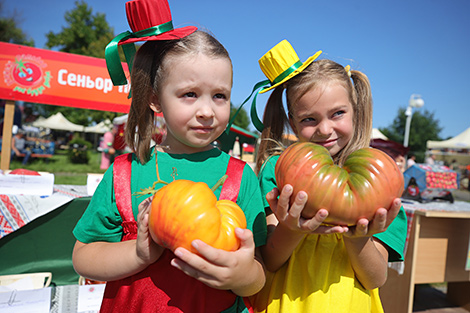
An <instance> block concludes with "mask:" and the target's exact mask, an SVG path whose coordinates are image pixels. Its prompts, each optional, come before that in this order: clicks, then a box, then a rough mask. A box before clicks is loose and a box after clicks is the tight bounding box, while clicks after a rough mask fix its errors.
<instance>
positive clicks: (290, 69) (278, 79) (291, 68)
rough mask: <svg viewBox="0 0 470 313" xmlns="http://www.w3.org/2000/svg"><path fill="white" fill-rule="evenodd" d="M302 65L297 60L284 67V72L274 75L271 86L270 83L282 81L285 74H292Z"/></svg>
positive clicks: (274, 83)
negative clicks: (286, 67)
mask: <svg viewBox="0 0 470 313" xmlns="http://www.w3.org/2000/svg"><path fill="white" fill-rule="evenodd" d="M302 65H303V63H302V61H300V60H299V61H297V62H295V63H294V64H293V65H292V66H291V67H289V68H288V69H286V70H285V71H284V72H282V73H281V74H279V76H278V77H276V78H275V79H274V80H273V82H272V84H271V86H272V85H276V84H277V83H279V82H282V81H283V80H284V79H285V78H286V77H287V76H289V75H290V74H292V73H293V72H294V71H295V70H296V69H298V68H299V67H301V66H302Z"/></svg>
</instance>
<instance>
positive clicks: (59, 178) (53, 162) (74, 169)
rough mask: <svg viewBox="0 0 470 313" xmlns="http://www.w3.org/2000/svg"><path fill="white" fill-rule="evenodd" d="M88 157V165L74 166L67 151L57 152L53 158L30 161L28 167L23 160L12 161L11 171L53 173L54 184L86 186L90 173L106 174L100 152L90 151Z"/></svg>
mask: <svg viewBox="0 0 470 313" xmlns="http://www.w3.org/2000/svg"><path fill="white" fill-rule="evenodd" d="M88 156H89V160H88V164H73V163H71V162H70V161H69V159H68V157H67V151H66V150H56V152H55V154H54V155H53V156H52V158H49V159H39V158H35V159H30V160H29V162H28V164H26V165H22V164H21V160H16V159H15V160H12V161H11V163H10V169H11V170H14V169H17V168H25V169H28V170H32V171H37V172H49V173H53V174H54V176H55V178H54V184H57V185H86V183H87V174H88V173H104V172H105V171H104V170H102V169H100V162H101V153H100V152H97V151H88Z"/></svg>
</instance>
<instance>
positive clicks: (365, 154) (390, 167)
mask: <svg viewBox="0 0 470 313" xmlns="http://www.w3.org/2000/svg"><path fill="white" fill-rule="evenodd" d="M275 175H276V181H277V186H278V188H279V190H282V188H283V187H284V185H286V184H290V185H292V186H293V188H294V193H293V196H292V198H291V201H293V199H294V196H295V195H296V194H297V193H298V192H299V191H301V190H303V191H305V192H307V194H308V201H307V204H306V205H305V208H304V210H303V212H302V215H303V216H304V217H307V218H311V217H313V216H314V215H315V214H316V212H317V211H318V210H319V209H321V208H324V209H326V210H327V211H328V217H327V218H326V220H325V222H326V223H331V224H340V225H354V224H356V222H357V220H358V219H359V218H367V219H368V220H371V219H372V218H373V216H374V214H375V211H376V210H377V209H378V208H386V209H389V208H390V207H391V204H392V202H393V199H395V198H397V197H400V196H401V194H402V193H403V188H404V179H403V174H402V173H401V171H400V169H399V168H398V166H397V165H396V163H395V161H393V160H392V159H391V158H390V157H389V156H388V155H387V154H385V153H384V152H382V151H380V150H377V149H373V148H364V149H359V150H357V151H355V152H353V153H351V154H350V155H349V157H348V158H347V160H346V162H345V164H344V165H343V167H342V168H340V167H339V166H337V165H335V164H334V163H333V159H332V158H331V156H330V154H329V152H328V150H327V149H326V148H324V147H322V146H320V145H317V144H314V143H311V142H302V143H295V144H293V145H291V146H289V147H288V148H287V149H286V150H285V151H284V152H283V153H282V154H281V156H280V157H279V160H278V161H277V163H276V168H275Z"/></svg>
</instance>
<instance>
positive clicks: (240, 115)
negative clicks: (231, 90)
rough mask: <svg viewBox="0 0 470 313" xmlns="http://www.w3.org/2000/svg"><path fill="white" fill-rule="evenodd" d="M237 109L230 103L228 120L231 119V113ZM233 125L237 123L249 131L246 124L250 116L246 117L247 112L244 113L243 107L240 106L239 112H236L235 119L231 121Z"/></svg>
mask: <svg viewBox="0 0 470 313" xmlns="http://www.w3.org/2000/svg"><path fill="white" fill-rule="evenodd" d="M237 110H238V108H235V107H233V104H232V103H230V120H231V119H232V117H233V115H234V114H235V113H236V112H237ZM233 125H237V126H238V127H241V128H243V129H246V130H248V131H249V129H248V126H249V125H250V118H249V117H248V114H247V113H246V111H245V109H244V108H242V109H241V110H240V112H238V114H237V116H236V117H235V120H234V121H233Z"/></svg>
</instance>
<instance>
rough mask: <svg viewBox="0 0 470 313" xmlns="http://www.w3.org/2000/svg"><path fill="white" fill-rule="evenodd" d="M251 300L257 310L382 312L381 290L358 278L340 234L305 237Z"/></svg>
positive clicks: (270, 312) (325, 312) (349, 312)
mask: <svg viewBox="0 0 470 313" xmlns="http://www.w3.org/2000/svg"><path fill="white" fill-rule="evenodd" d="M250 300H251V303H252V305H253V307H254V312H267V313H273V312H289V313H292V312H319V313H320V312H321V313H368V312H373V313H383V308H382V304H381V302H380V298H379V292H378V289H374V290H366V289H364V288H363V287H362V285H361V284H360V283H359V281H358V280H357V279H356V278H355V275H354V271H353V269H352V267H351V264H350V262H349V258H348V255H347V252H346V248H345V246H344V240H343V235H341V234H331V235H316V234H311V235H308V236H306V237H305V238H304V239H303V241H302V242H301V243H300V244H299V245H298V246H297V248H296V249H295V251H294V252H293V254H292V255H291V257H290V259H289V261H288V262H287V263H286V264H284V266H283V267H281V268H280V269H279V270H278V271H277V272H275V273H271V272H267V278H266V285H265V286H264V288H263V289H262V290H261V291H260V292H259V293H258V294H257V295H255V296H253V297H251V298H250Z"/></svg>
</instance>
